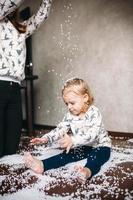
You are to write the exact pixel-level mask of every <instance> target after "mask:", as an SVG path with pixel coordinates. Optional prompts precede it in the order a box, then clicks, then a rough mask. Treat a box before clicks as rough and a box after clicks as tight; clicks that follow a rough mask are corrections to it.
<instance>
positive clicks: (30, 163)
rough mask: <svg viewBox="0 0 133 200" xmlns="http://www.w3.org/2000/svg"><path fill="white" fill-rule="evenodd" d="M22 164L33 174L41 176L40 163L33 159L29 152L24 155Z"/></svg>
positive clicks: (41, 168) (42, 170)
mask: <svg viewBox="0 0 133 200" xmlns="http://www.w3.org/2000/svg"><path fill="white" fill-rule="evenodd" d="M24 162H25V165H26V167H28V168H30V169H31V170H32V171H34V172H35V173H37V174H42V173H43V172H44V167H43V163H42V161H41V160H38V159H37V158H35V157H33V156H32V155H31V154H30V153H29V152H27V153H25V154H24Z"/></svg>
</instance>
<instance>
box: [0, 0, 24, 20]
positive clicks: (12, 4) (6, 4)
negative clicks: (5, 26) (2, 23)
mask: <svg viewBox="0 0 133 200" xmlns="http://www.w3.org/2000/svg"><path fill="white" fill-rule="evenodd" d="M22 2H23V0H14V1H11V0H0V20H1V19H3V18H4V17H6V16H7V15H9V14H10V13H11V12H13V11H14V10H16V8H17V7H18V6H19V5H20V4H21V3H22Z"/></svg>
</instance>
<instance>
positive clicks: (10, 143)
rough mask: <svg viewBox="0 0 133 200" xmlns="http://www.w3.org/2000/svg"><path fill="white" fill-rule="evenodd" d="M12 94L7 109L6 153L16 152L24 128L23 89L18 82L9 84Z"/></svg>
mask: <svg viewBox="0 0 133 200" xmlns="http://www.w3.org/2000/svg"><path fill="white" fill-rule="evenodd" d="M9 88H10V96H9V101H8V106H7V109H6V135H5V149H4V154H5V155H10V154H14V153H16V151H17V149H18V145H19V142H20V136H21V128H22V104H21V91H20V86H19V84H17V83H13V84H10V85H9Z"/></svg>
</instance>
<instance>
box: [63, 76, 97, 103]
mask: <svg viewBox="0 0 133 200" xmlns="http://www.w3.org/2000/svg"><path fill="white" fill-rule="evenodd" d="M70 91H72V92H75V93H76V94H78V95H79V94H80V95H85V94H87V95H88V97H89V98H88V102H87V103H88V105H91V104H93V103H94V97H93V95H92V93H91V90H90V87H89V86H88V84H87V83H86V82H85V81H84V80H83V79H80V78H72V79H69V80H68V81H66V82H65V84H64V86H63V89H62V96H63V95H64V93H65V92H70Z"/></svg>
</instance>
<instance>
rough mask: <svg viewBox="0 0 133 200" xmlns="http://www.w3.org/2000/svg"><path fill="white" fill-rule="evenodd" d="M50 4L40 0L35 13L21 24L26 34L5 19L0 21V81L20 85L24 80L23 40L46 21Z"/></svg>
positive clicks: (24, 45) (48, 1) (24, 48)
mask: <svg viewBox="0 0 133 200" xmlns="http://www.w3.org/2000/svg"><path fill="white" fill-rule="evenodd" d="M51 3H52V0H42V3H41V5H40V7H39V9H38V11H37V13H36V14H35V15H33V16H31V17H30V18H29V19H28V20H26V21H24V22H23V23H24V24H25V25H26V26H27V28H26V33H19V32H18V31H17V30H16V28H15V27H14V26H13V24H12V23H11V22H10V21H9V20H8V18H7V17H5V18H4V19H2V20H0V80H7V81H15V82H18V83H20V82H21V81H22V80H23V79H24V78H25V73H24V68H25V60H26V44H25V40H26V38H27V37H29V36H30V35H31V34H32V33H33V32H34V31H35V30H36V29H37V28H38V27H39V26H40V25H41V24H42V22H43V21H45V20H46V19H47V17H48V15H49V11H50V7H51ZM0 8H1V7H0ZM0 12H1V11H0Z"/></svg>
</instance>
